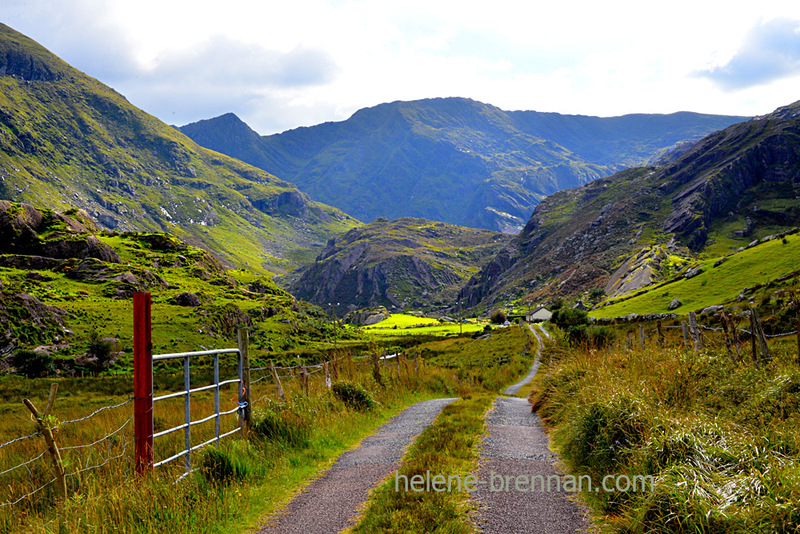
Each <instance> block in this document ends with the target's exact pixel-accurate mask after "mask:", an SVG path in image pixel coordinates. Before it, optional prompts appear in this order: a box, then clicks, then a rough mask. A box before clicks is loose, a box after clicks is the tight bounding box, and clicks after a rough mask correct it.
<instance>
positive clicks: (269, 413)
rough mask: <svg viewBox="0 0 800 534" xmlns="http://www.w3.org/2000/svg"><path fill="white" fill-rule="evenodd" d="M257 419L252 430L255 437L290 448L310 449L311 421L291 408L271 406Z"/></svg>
mask: <svg viewBox="0 0 800 534" xmlns="http://www.w3.org/2000/svg"><path fill="white" fill-rule="evenodd" d="M259 416H260V417H259ZM256 418H257V420H256V423H255V424H254V425H253V426H252V429H251V430H252V433H253V434H254V435H256V436H259V437H261V438H263V439H266V440H269V441H275V442H278V443H283V444H284V445H286V446H289V447H298V448H302V447H308V445H309V440H310V439H311V421H309V420H308V419H306V418H305V417H303V416H301V415H300V414H298V413H297V412H296V411H295V410H292V409H291V408H290V407H289V406H287V405H275V406H270V407H268V408H267V409H266V410H265V411H263V412H261V413H260V414H257V415H256Z"/></svg>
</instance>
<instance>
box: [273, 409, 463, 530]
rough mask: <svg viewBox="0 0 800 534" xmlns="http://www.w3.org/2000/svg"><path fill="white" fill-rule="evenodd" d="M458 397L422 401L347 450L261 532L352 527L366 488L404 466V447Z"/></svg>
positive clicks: (366, 492) (371, 486)
mask: <svg viewBox="0 0 800 534" xmlns="http://www.w3.org/2000/svg"><path fill="white" fill-rule="evenodd" d="M454 400H456V399H434V400H429V401H422V402H418V403H417V404H414V405H413V406H410V407H408V408H406V409H405V410H404V411H402V412H401V413H399V414H398V415H396V416H394V417H392V418H391V419H390V420H389V421H388V422H387V423H386V424H384V425H383V426H381V427H380V428H379V429H378V432H376V433H375V434H372V435H371V436H369V437H367V438H364V440H363V441H362V442H361V445H360V446H359V447H356V448H355V449H352V450H349V451H347V452H345V453H343V454H342V455H341V456H339V458H338V459H337V460H336V463H335V464H334V465H333V467H331V468H330V469H329V470H328V471H327V472H326V473H325V474H323V475H322V476H321V477H319V478H317V479H316V480H314V481H313V482H312V483H311V484H309V485H308V486H307V487H306V488H305V489H304V490H303V492H302V493H300V494H298V495H297V496H296V497H295V498H294V500H292V501H291V502H290V503H289V504H288V505H287V506H286V507H285V508H284V509H283V510H280V511H279V512H278V513H276V514H275V515H274V516H273V517H272V518H271V519H270V520H269V521H268V522H267V524H266V525H265V526H264V527H262V528H261V530H259V531H258V534H290V533H291V534H293V533H297V534H317V533H318V534H332V533H335V532H339V531H340V530H342V529H343V528H345V527H348V526H350V524H351V519H353V518H354V517H355V515H356V513H357V511H358V507H359V506H361V505H362V504H363V503H364V502H366V500H367V496H368V492H369V491H370V490H371V489H372V488H374V487H375V486H376V485H377V484H378V482H380V481H381V480H382V479H383V478H385V477H386V476H388V475H389V474H391V473H392V472H393V471H394V470H395V469H397V468H398V467H399V465H400V459H401V457H402V456H403V453H404V451H405V448H406V447H407V446H408V445H409V444H410V443H411V442H412V441H413V440H414V439H415V438H416V437H417V436H418V435H419V434H420V433H421V432H422V431H423V430H424V429H425V427H427V426H428V425H430V424H431V422H433V420H434V419H435V418H436V416H437V415H439V412H441V411H442V409H443V408H444V407H445V406H447V405H448V404H450V403H451V402H453V401H454Z"/></svg>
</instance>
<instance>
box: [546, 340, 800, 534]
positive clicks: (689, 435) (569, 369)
mask: <svg viewBox="0 0 800 534" xmlns="http://www.w3.org/2000/svg"><path fill="white" fill-rule="evenodd" d="M554 338H555V339H556V340H558V339H561V340H562V341H561V342H559V341H556V342H551V343H547V344H546V348H545V357H544V358H543V364H542V367H541V368H540V371H539V373H538V376H537V378H536V379H535V380H534V389H533V392H532V395H531V398H530V399H531V402H532V404H533V406H534V409H535V410H536V411H537V413H538V414H539V415H540V416H541V417H542V418H543V420H544V421H545V423H546V424H547V425H548V426H549V427H550V429H551V444H552V446H554V448H555V449H556V450H557V451H558V452H559V453H560V454H561V456H562V458H563V459H564V461H565V463H566V464H567V466H568V468H569V470H570V471H571V472H572V473H573V474H575V475H589V476H590V477H591V479H592V480H593V484H594V486H595V488H599V485H600V483H601V480H603V478H604V477H605V476H607V475H612V476H615V477H619V476H620V475H625V476H627V477H628V480H635V477H639V479H638V480H644V481H648V482H649V484H647V485H646V489H645V490H644V491H642V490H641V489H640V490H639V491H620V490H618V489H616V488H612V489H614V491H598V490H595V491H590V492H585V493H584V494H583V495H584V497H585V499H586V500H587V502H588V503H589V504H590V505H591V506H592V508H593V510H594V512H595V514H596V515H597V517H598V518H599V522H600V523H603V524H605V527H604V528H605V529H606V530H607V531H609V532H619V533H644V532H660V533H665V534H666V533H668V532H670V533H672V532H704V533H742V534H744V533H753V532H758V533H761V532H763V533H767V532H798V531H800V509H799V508H798V507H797V503H798V502H800V432H798V431H797V428H798V424H799V423H800V369H798V367H797V363H796V359H797V345H796V342H793V340H775V341H772V342H770V345H771V349H772V350H773V354H774V359H773V361H772V363H770V364H769V365H768V366H766V367H763V368H761V369H758V368H756V367H755V366H754V365H753V364H752V362H750V361H749V360H750V359H749V355H747V354H745V355H744V356H745V358H744V362H743V363H740V362H734V361H732V359H731V358H730V357H729V356H728V355H727V354H726V351H725V348H724V344H723V343H722V340H720V339H716V338H710V339H709V343H708V344H707V346H708V347H709V348H707V349H705V350H702V351H700V352H697V353H694V352H692V351H691V350H689V349H684V348H683V347H682V346H681V344H680V340H679V339H678V340H675V341H678V342H677V343H674V342H673V340H671V339H668V341H667V344H666V347H663V348H661V347H657V346H650V347H648V348H646V349H645V350H644V351H642V350H638V349H636V350H633V351H625V350H619V349H609V350H606V351H596V350H588V351H587V350H585V349H581V348H579V347H578V348H571V347H568V346H567V345H566V344H565V343H564V342H563V339H564V338H563V337H560V336H554ZM623 489H624V485H623Z"/></svg>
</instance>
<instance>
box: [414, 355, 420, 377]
mask: <svg viewBox="0 0 800 534" xmlns="http://www.w3.org/2000/svg"><path fill="white" fill-rule="evenodd" d="M417 356H419V353H416V352H415V353H414V375H415V376H419V367H418V366H417Z"/></svg>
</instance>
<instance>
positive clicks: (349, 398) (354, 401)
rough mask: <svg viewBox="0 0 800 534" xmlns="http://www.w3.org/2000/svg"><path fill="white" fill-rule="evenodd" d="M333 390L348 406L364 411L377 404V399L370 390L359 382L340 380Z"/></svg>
mask: <svg viewBox="0 0 800 534" xmlns="http://www.w3.org/2000/svg"><path fill="white" fill-rule="evenodd" d="M332 391H333V394H334V396H336V398H337V399H339V400H340V401H342V402H343V403H344V404H345V406H347V407H348V408H352V409H354V410H361V411H364V410H369V409H371V408H372V407H373V406H375V401H374V400H373V399H372V396H371V395H370V394H369V392H368V391H366V390H365V389H364V388H362V387H361V386H359V385H358V384H352V383H350V382H339V383H337V384H334V385H333V388H332Z"/></svg>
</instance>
